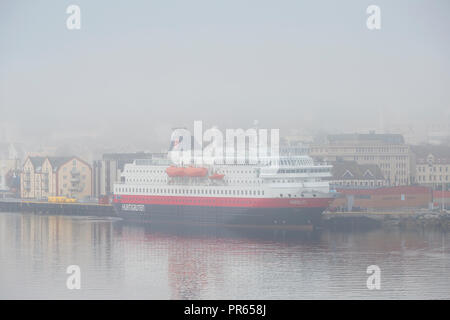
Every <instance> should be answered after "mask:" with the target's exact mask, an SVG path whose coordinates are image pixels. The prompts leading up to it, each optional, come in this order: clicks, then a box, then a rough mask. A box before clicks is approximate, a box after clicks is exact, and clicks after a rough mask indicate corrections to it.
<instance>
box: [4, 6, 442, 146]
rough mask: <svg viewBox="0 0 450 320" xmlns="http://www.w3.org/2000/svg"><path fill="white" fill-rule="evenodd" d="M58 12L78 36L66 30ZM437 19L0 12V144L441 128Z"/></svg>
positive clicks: (349, 12)
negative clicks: (174, 132)
mask: <svg viewBox="0 0 450 320" xmlns="http://www.w3.org/2000/svg"><path fill="white" fill-rule="evenodd" d="M70 4H77V5H79V6H80V8H81V30H75V31H69V30H67V29H66V19H67V17H68V14H66V12H65V11H66V8H67V6H68V5H70ZM370 4H376V5H379V6H380V7H381V23H382V25H381V30H379V31H370V30H368V29H367V27H366V19H367V16H368V15H367V14H366V8H367V6H368V5H370ZM449 13H450V2H449V1H448V0H442V1H438V0H430V1H425V0H423V1H416V0H410V1H401V0H397V1H381V0H371V1H364V0H353V1H332V0H329V1H323V0H322V1H317V0H316V1H312V0H309V1H300V0H292V1H285V0H281V1H267V0H258V1H256V0H252V1H237V0H227V1H225V0H220V1H210V0H202V1H200V0H189V1H181V0H180V1H174V0H169V1H167V0H164V1H162V0H160V1H106V0H96V1H86V0H77V1H76V0H70V1H50V0H45V1H13V0H3V1H1V2H0V108H1V109H0V110H1V118H0V126H1V127H0V139H1V140H13V141H21V142H33V143H36V144H40V145H46V144H52V143H61V142H63V144H67V143H71V142H73V143H77V144H79V145H80V146H84V147H86V148H88V147H90V146H95V145H98V144H101V145H102V146H104V147H105V148H112V149H114V148H115V147H116V146H120V147H123V146H130V145H132V146H136V147H140V148H142V149H151V148H160V147H163V146H165V145H166V144H168V140H169V137H170V128H171V127H177V126H188V127H190V126H192V125H193V121H194V120H203V121H204V123H205V127H209V126H212V125H217V126H219V128H223V129H225V128H237V127H241V128H249V127H250V126H251V125H252V124H253V120H255V119H257V120H259V123H260V126H261V127H264V128H280V129H281V133H282V134H283V133H285V134H287V133H288V132H291V131H292V130H293V129H296V130H298V132H307V133H308V132H309V133H311V132H313V133H315V132H320V131H327V132H355V131H358V130H369V129H377V130H379V129H380V128H383V127H384V128H385V129H386V128H389V126H390V125H391V126H394V127H395V125H397V124H408V125H411V126H419V125H420V124H423V123H431V124H432V123H442V121H444V122H445V121H449V120H450V112H449V110H450V90H449V89H450V88H449V83H450V61H449V60H450V59H449V57H450V41H449V39H450V19H449ZM386 130H387V129H386ZM63 147H64V146H63Z"/></svg>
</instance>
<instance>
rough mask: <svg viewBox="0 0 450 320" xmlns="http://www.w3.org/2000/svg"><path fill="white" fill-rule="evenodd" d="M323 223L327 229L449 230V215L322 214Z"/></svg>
mask: <svg viewBox="0 0 450 320" xmlns="http://www.w3.org/2000/svg"><path fill="white" fill-rule="evenodd" d="M323 222H324V225H325V226H328V227H352V228H353V227H381V226H400V227H406V228H416V227H438V228H442V229H444V230H450V213H448V212H437V211H421V210H416V211H346V212H330V211H327V212H324V213H323Z"/></svg>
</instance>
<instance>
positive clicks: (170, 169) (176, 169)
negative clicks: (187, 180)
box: [166, 166, 185, 177]
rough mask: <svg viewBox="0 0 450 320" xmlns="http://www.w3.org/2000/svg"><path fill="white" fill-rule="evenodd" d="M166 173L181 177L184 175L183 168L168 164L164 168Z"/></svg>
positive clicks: (170, 175)
mask: <svg viewBox="0 0 450 320" xmlns="http://www.w3.org/2000/svg"><path fill="white" fill-rule="evenodd" d="M166 173H167V175H168V176H169V177H183V176H185V172H184V168H182V167H175V166H170V167H168V168H167V169H166Z"/></svg>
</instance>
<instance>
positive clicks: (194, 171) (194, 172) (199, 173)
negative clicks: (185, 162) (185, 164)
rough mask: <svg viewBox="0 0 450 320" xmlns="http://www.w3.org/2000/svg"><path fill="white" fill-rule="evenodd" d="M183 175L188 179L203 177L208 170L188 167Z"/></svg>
mask: <svg viewBox="0 0 450 320" xmlns="http://www.w3.org/2000/svg"><path fill="white" fill-rule="evenodd" d="M185 173H186V175H187V176H189V177H204V176H206V174H207V173H208V169H206V168H194V167H189V168H186V169H185Z"/></svg>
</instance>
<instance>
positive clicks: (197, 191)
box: [117, 188, 264, 196]
mask: <svg viewBox="0 0 450 320" xmlns="http://www.w3.org/2000/svg"><path fill="white" fill-rule="evenodd" d="M117 192H118V193H123V192H125V193H128V192H141V193H158V194H159V193H163V194H205V195H207V194H211V195H212V194H225V195H254V196H256V195H258V196H263V195H264V190H203V189H158V188H117Z"/></svg>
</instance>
